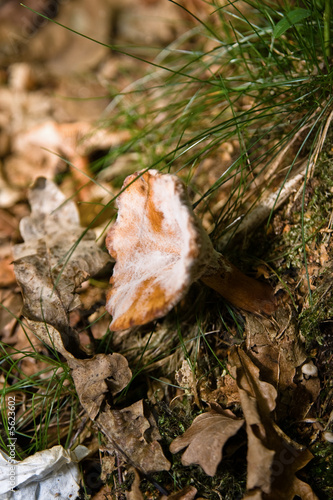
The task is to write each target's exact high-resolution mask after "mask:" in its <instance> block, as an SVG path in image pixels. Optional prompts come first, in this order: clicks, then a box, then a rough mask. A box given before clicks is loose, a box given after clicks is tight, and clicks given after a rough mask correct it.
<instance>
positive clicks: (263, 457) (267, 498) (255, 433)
mask: <svg viewBox="0 0 333 500" xmlns="http://www.w3.org/2000/svg"><path fill="white" fill-rule="evenodd" d="M229 361H230V365H231V370H230V371H231V373H232V375H233V376H234V377H235V378H236V382H237V385H238V390H239V395H240V401H241V405H242V409H243V413H244V417H245V421H246V431H247V436H248V451H247V484H246V486H247V493H246V496H245V497H244V499H245V498H246V499H250V498H251V499H255V500H261V499H262V500H281V499H282V498H283V500H293V498H294V496H295V495H298V496H299V497H300V498H302V500H315V499H317V497H316V495H315V494H314V493H313V491H312V489H311V487H310V486H309V485H308V484H306V483H304V482H303V481H301V480H300V479H298V478H297V477H296V475H295V474H296V472H297V471H298V470H300V469H302V468H303V467H304V466H305V465H306V464H307V463H308V462H309V461H310V460H311V459H312V454H311V453H310V451H309V450H307V449H306V448H305V447H304V446H300V445H299V444H297V443H296V442H295V441H292V440H291V439H290V438H288V436H287V435H286V434H284V432H283V431H282V430H281V429H280V428H279V427H278V426H277V424H276V423H275V422H274V420H273V418H272V412H273V410H274V409H275V404H276V403H275V402H276V396H277V391H276V389H275V388H274V387H273V386H272V385H271V384H269V383H267V382H265V381H263V380H260V371H259V368H258V367H257V366H256V365H255V364H254V363H253V362H252V361H251V360H250V358H249V357H248V355H247V354H246V353H245V352H244V351H243V350H242V349H241V348H239V347H238V348H234V349H233V350H232V351H231V353H230V355H229Z"/></svg>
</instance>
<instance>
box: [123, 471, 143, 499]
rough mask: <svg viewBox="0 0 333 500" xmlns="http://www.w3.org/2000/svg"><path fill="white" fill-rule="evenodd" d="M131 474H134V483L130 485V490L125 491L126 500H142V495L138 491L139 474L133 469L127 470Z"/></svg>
mask: <svg viewBox="0 0 333 500" xmlns="http://www.w3.org/2000/svg"><path fill="white" fill-rule="evenodd" d="M129 472H131V473H132V474H134V481H133V483H132V486H131V489H130V490H129V491H126V500H144V499H143V495H142V493H141V491H140V476H139V473H138V471H137V470H136V469H134V467H131V469H130V470H129Z"/></svg>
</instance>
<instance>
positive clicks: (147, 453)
mask: <svg viewBox="0 0 333 500" xmlns="http://www.w3.org/2000/svg"><path fill="white" fill-rule="evenodd" d="M96 423H97V425H98V427H99V428H100V430H101V431H102V432H103V434H104V436H105V437H106V438H107V439H108V441H109V442H110V445H111V448H112V449H116V450H118V451H119V452H120V453H121V454H122V455H123V456H124V458H125V459H126V461H127V462H128V463H130V464H132V465H134V466H135V467H136V468H137V469H139V470H141V472H143V473H145V474H148V473H152V472H157V471H161V470H169V469H170V462H169V461H168V460H167V459H166V458H165V456H164V454H163V451H162V448H161V445H160V444H159V443H158V442H157V440H158V439H160V435H159V432H158V430H157V427H156V424H155V422H154V421H153V419H150V420H148V419H147V418H146V416H145V414H144V407H143V402H142V400H141V401H137V402H136V403H134V404H132V405H131V406H129V407H127V408H124V409H122V410H111V408H110V407H109V406H108V405H107V407H106V409H105V411H103V412H102V413H100V415H99V416H98V417H97V419H96Z"/></svg>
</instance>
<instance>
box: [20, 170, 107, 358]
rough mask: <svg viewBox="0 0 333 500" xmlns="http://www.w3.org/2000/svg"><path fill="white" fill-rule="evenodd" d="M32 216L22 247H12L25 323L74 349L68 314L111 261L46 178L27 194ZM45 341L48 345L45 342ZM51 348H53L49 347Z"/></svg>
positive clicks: (26, 223) (24, 228)
mask: <svg viewBox="0 0 333 500" xmlns="http://www.w3.org/2000/svg"><path fill="white" fill-rule="evenodd" d="M29 201H30V205H31V215H30V216H29V217H25V218H23V219H22V220H21V223H20V231H21V234H22V237H23V239H24V243H21V244H19V245H15V246H14V248H13V254H14V259H15V260H14V270H15V274H16V279H17V281H18V283H19V285H20V287H21V289H22V293H23V299H24V315H25V316H26V318H28V319H30V320H33V321H36V322H38V321H39V322H44V323H47V324H49V325H52V326H53V327H54V328H56V329H57V330H58V331H59V332H60V334H61V337H62V342H63V345H64V347H65V349H67V350H71V349H72V348H73V345H78V338H77V334H76V332H75V331H74V330H73V329H72V328H71V327H70V324H69V317H68V314H69V312H70V311H72V310H73V309H75V308H76V307H77V306H79V305H80V300H79V296H78V295H77V293H76V290H77V288H78V287H80V286H81V284H82V282H83V281H86V280H87V279H88V278H89V277H90V276H93V275H94V274H96V273H97V272H99V271H100V270H101V269H102V268H103V267H104V266H105V265H106V264H107V262H108V261H109V258H108V256H107V255H106V253H105V252H103V251H102V250H100V249H99V248H98V247H97V245H96V243H95V234H94V233H93V232H92V231H84V230H83V228H82V227H81V226H80V224H79V215H78V211H77V208H76V205H75V204H74V203H73V202H71V201H68V200H66V197H65V195H64V194H63V193H61V191H60V190H59V189H58V188H57V186H56V185H55V184H54V183H53V182H51V181H49V180H47V179H44V178H39V179H37V180H36V182H35V184H34V186H33V187H32V189H31V190H30V192H29ZM44 341H45V342H46V343H48V340H47V338H46V337H45V338H44ZM49 345H52V343H49Z"/></svg>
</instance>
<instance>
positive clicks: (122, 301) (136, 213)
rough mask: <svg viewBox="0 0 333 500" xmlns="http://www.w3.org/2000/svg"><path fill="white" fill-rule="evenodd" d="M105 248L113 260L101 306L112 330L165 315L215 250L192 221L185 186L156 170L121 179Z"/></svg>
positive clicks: (213, 262)
mask: <svg viewBox="0 0 333 500" xmlns="http://www.w3.org/2000/svg"><path fill="white" fill-rule="evenodd" d="M124 187H126V189H125V190H124V191H123V192H122V193H121V194H120V196H119V197H118V200H117V205H118V216H117V221H116V223H115V224H114V226H113V227H112V228H111V229H110V231H109V233H108V235H107V238H106V246H107V248H108V250H109V252H110V254H111V256H112V257H114V258H115V259H116V264H115V267H114V271H113V276H112V278H111V280H110V283H111V285H112V288H111V290H110V292H109V294H108V296H107V303H106V309H107V310H108V311H109V312H110V314H111V315H112V317H113V319H112V323H111V325H110V328H111V329H112V330H122V329H126V328H129V327H131V326H135V325H142V324H145V323H147V322H149V321H152V320H153V319H155V318H159V317H161V316H164V315H165V314H166V313H167V312H168V311H170V310H171V309H172V308H173V307H174V305H175V304H177V303H178V302H179V301H180V300H181V298H182V297H183V296H184V294H185V293H186V292H187V290H188V288H189V286H190V285H191V283H192V282H193V281H195V280H197V279H199V278H200V277H201V275H202V274H203V273H204V272H205V271H206V269H207V265H209V266H211V267H212V268H214V267H217V266H218V256H219V254H218V253H217V252H215V250H214V249H213V246H212V244H211V241H210V239H209V237H208V235H207V234H206V232H205V231H204V229H203V228H202V226H201V224H200V223H199V221H198V220H197V219H196V217H195V215H194V213H193V211H192V208H191V206H190V203H189V201H188V198H187V195H186V191H185V187H184V185H183V183H182V182H181V180H180V179H179V178H178V177H176V176H174V175H163V174H161V173H160V172H158V171H157V170H149V171H147V172H144V173H142V172H137V173H135V174H133V175H131V176H129V177H127V178H126V179H125V182H124V185H123V188H124Z"/></svg>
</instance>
